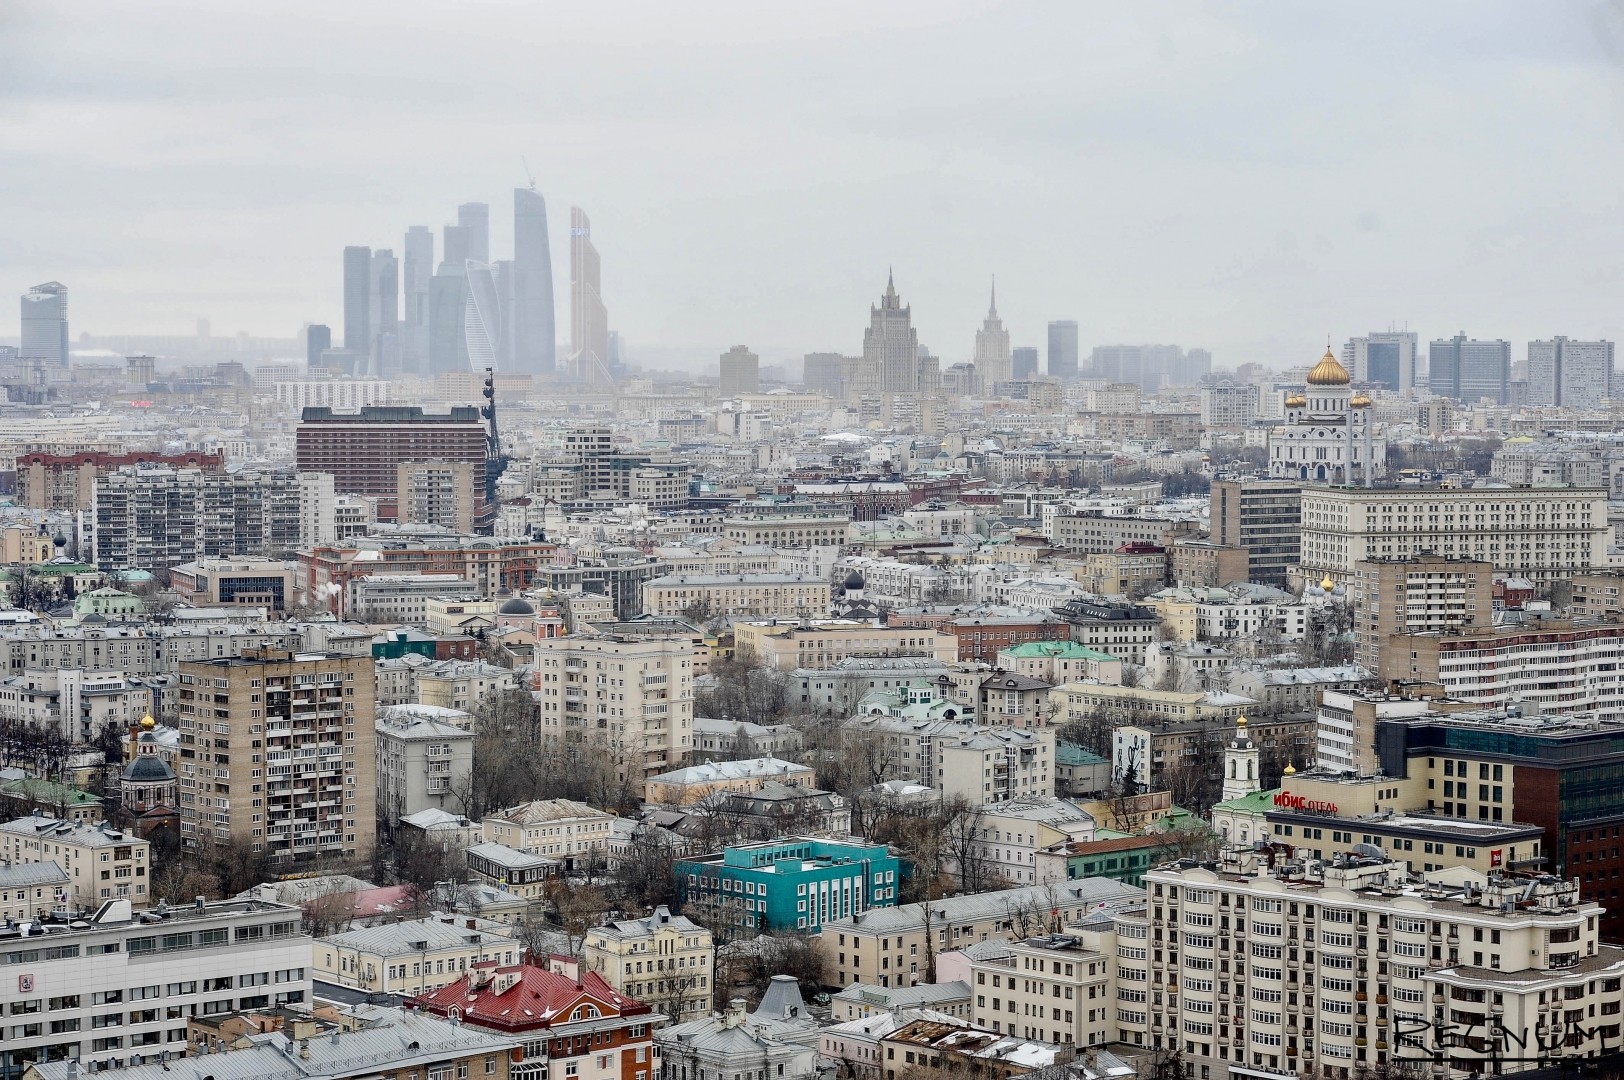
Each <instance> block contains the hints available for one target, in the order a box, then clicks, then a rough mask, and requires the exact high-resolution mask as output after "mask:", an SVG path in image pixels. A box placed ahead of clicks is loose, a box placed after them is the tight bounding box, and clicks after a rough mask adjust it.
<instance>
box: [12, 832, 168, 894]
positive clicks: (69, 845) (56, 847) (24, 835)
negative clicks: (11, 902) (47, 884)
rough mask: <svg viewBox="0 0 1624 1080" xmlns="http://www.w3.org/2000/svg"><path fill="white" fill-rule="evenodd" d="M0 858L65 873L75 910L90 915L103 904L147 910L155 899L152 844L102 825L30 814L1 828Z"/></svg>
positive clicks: (13, 862)
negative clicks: (115, 902)
mask: <svg viewBox="0 0 1624 1080" xmlns="http://www.w3.org/2000/svg"><path fill="white" fill-rule="evenodd" d="M0 860H4V861H5V862H8V863H10V864H12V865H13V866H22V865H26V864H29V863H55V864H56V865H57V866H59V867H61V868H62V869H63V871H65V872H66V873H67V875H68V882H69V894H68V898H69V900H70V902H71V903H72V904H73V906H74V907H76V908H79V909H81V910H90V911H94V910H95V909H96V908H97V907H99V906H100V905H101V904H102V903H103V901H106V900H129V901H130V902H131V903H133V904H134V905H135V906H136V907H146V906H147V904H148V903H150V902H151V901H152V899H153V897H152V891H151V885H152V882H151V878H150V877H149V876H148V872H149V869H150V867H151V865H152V845H151V844H150V843H148V842H147V841H145V840H143V839H141V838H140V837H139V836H136V835H135V834H134V833H131V832H125V831H123V830H122V829H115V828H113V827H112V826H111V825H108V824H107V823H106V822H95V823H90V822H85V821H64V820H62V819H61V818H53V817H43V816H40V815H30V816H28V817H20V818H17V819H16V820H14V821H8V822H5V823H4V824H0Z"/></svg>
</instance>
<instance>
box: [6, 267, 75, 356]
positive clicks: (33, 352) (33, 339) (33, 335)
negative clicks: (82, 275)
mask: <svg viewBox="0 0 1624 1080" xmlns="http://www.w3.org/2000/svg"><path fill="white" fill-rule="evenodd" d="M22 315H23V326H22V331H23V333H22V343H21V348H20V349H19V350H18V352H17V355H18V356H19V357H21V358H22V359H24V360H43V361H44V362H45V363H47V364H50V365H52V366H55V367H66V366H67V364H68V287H67V286H66V285H63V284H62V283H61V282H60V281H47V282H46V283H45V284H43V285H35V286H34V287H33V288H32V289H29V290H28V291H27V292H26V293H23V302H22Z"/></svg>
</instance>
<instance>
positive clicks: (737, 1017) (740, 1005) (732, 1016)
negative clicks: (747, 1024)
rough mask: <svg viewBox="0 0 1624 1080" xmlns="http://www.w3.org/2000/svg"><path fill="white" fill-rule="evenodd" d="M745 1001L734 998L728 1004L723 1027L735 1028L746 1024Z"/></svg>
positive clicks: (723, 1015)
mask: <svg viewBox="0 0 1624 1080" xmlns="http://www.w3.org/2000/svg"><path fill="white" fill-rule="evenodd" d="M744 1009H745V1000H744V999H743V998H733V999H732V1000H730V1001H729V1002H728V1003H727V1011H726V1012H725V1013H723V1014H722V1026H723V1027H724V1028H735V1027H738V1026H739V1025H740V1024H742V1023H744Z"/></svg>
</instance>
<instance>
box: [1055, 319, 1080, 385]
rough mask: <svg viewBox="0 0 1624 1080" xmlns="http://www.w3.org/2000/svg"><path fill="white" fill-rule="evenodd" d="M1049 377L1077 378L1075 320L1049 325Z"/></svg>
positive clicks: (1063, 320)
mask: <svg viewBox="0 0 1624 1080" xmlns="http://www.w3.org/2000/svg"><path fill="white" fill-rule="evenodd" d="M1049 376H1050V378H1055V379H1075V378H1076V377H1077V322H1076V320H1074V319H1060V320H1058V321H1056V322H1052V323H1050V324H1049Z"/></svg>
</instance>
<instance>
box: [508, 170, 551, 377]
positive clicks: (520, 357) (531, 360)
mask: <svg viewBox="0 0 1624 1080" xmlns="http://www.w3.org/2000/svg"><path fill="white" fill-rule="evenodd" d="M512 282H513V285H512V288H511V290H510V292H511V295H512V317H511V320H510V325H511V327H512V333H511V340H510V342H509V353H510V355H511V358H512V362H511V364H510V365H509V367H508V370H512V371H516V372H523V373H525V374H529V375H550V374H552V372H553V369H554V367H555V354H556V349H557V336H556V330H555V329H554V312H553V256H552V247H551V244H550V242H549V240H548V234H547V202H546V200H544V199H543V198H542V197H541V193H540V192H538V191H536V190H534V189H532V188H514V190H513V262H512Z"/></svg>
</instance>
